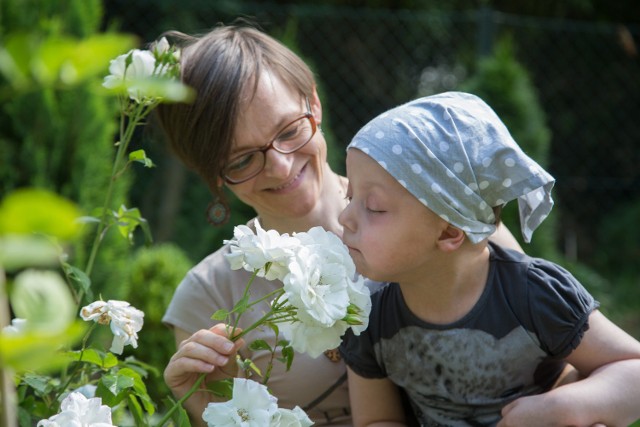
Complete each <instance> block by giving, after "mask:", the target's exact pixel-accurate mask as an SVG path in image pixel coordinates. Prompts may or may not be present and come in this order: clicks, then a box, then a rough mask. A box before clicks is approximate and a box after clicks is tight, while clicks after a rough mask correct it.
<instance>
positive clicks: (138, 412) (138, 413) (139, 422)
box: [127, 394, 149, 427]
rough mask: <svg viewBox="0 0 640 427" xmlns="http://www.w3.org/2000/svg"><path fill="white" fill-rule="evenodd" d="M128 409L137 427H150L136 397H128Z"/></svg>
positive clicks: (129, 395)
mask: <svg viewBox="0 0 640 427" xmlns="http://www.w3.org/2000/svg"><path fill="white" fill-rule="evenodd" d="M127 407H128V408H129V412H130V413H131V415H132V416H133V419H134V420H135V425H136V427H146V426H148V425H149V423H147V422H146V421H145V418H144V414H143V413H142V406H140V402H138V399H136V397H135V396H134V395H131V394H128V395H127Z"/></svg>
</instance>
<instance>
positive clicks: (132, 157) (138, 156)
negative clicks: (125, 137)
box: [129, 150, 155, 168]
mask: <svg viewBox="0 0 640 427" xmlns="http://www.w3.org/2000/svg"><path fill="white" fill-rule="evenodd" d="M129 161H132V162H138V163H142V164H143V165H144V167H146V168H152V167H155V164H154V163H153V161H152V160H151V159H150V158H148V157H147V153H145V152H144V150H136V151H132V152H131V153H129Z"/></svg>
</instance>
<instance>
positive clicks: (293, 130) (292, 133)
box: [276, 123, 300, 141]
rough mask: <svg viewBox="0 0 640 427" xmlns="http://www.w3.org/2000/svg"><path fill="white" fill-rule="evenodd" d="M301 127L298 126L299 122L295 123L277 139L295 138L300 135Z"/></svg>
mask: <svg viewBox="0 0 640 427" xmlns="http://www.w3.org/2000/svg"><path fill="white" fill-rule="evenodd" d="M299 127H300V126H298V124H296V123H294V124H293V125H291V126H289V127H288V128H286V129H285V130H284V131H282V132H281V133H280V135H278V137H277V138H276V139H277V140H278V141H288V140H290V139H293V138H295V137H296V136H297V135H298V129H299Z"/></svg>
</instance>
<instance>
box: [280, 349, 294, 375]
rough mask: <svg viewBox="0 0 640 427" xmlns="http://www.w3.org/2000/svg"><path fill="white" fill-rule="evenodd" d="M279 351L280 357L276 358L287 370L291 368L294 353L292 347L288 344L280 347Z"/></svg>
mask: <svg viewBox="0 0 640 427" xmlns="http://www.w3.org/2000/svg"><path fill="white" fill-rule="evenodd" d="M281 353H282V357H281V358H279V359H278V360H279V361H281V362H282V363H284V364H285V365H286V367H287V371H289V369H291V364H292V363H293V356H294V355H295V353H294V352H293V347H291V346H289V345H287V346H285V347H282V350H281Z"/></svg>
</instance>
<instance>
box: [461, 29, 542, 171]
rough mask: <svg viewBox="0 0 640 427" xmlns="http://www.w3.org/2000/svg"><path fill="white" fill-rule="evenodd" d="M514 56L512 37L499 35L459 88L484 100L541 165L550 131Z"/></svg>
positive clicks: (530, 85)
mask: <svg viewBox="0 0 640 427" xmlns="http://www.w3.org/2000/svg"><path fill="white" fill-rule="evenodd" d="M515 55H516V52H515V47H514V46H513V41H512V39H511V38H510V37H504V38H502V39H501V40H500V41H499V42H498V43H497V44H496V46H495V47H494V52H493V54H492V55H491V56H489V57H485V58H482V59H481V60H480V62H479V64H478V68H477V70H476V71H475V72H474V74H473V76H471V77H470V78H469V79H468V80H466V81H465V82H464V83H463V84H462V85H461V87H460V89H461V90H464V91H466V92H471V93H474V94H476V95H478V96H479V97H481V98H482V99H484V100H485V101H487V103H488V104H489V105H491V107H492V108H493V109H494V110H495V111H496V113H497V114H498V116H500V118H501V119H502V121H503V122H504V123H505V124H506V125H507V128H509V131H510V132H511V135H512V136H513V138H514V139H515V140H516V142H517V143H518V145H520V147H522V149H523V150H524V151H525V152H526V153H527V154H528V155H529V156H531V158H533V159H534V160H535V161H537V162H538V163H539V164H541V165H542V166H543V167H544V166H545V164H546V163H547V158H548V155H549V142H550V140H551V134H550V131H549V128H548V127H547V125H546V123H545V114H544V111H543V110H542V107H541V106H540V102H539V100H538V96H537V93H536V89H535V87H534V86H533V82H532V81H531V78H530V77H529V74H528V72H527V70H526V69H525V68H524V67H523V66H522V65H521V64H520V63H519V62H518V61H517V59H516V57H515Z"/></svg>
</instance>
